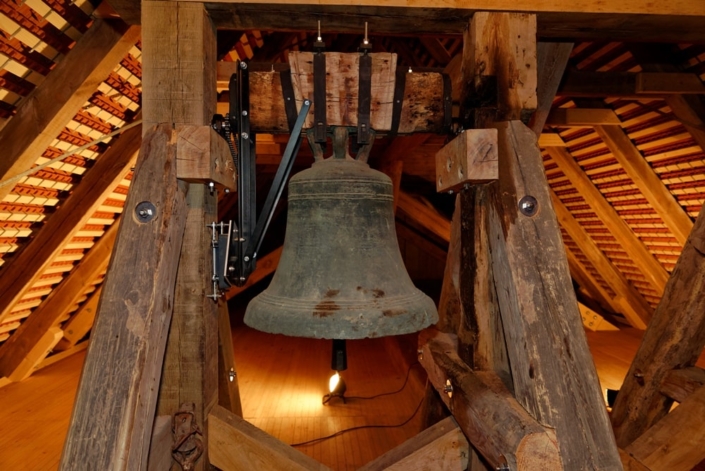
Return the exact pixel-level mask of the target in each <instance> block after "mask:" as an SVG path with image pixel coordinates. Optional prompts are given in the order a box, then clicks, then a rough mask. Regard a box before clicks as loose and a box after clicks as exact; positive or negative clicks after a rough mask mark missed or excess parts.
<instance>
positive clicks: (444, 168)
mask: <svg viewBox="0 0 705 471" xmlns="http://www.w3.org/2000/svg"><path fill="white" fill-rule="evenodd" d="M497 159H498V157H497V130H496V129H468V130H466V131H464V132H462V133H460V135H459V136H456V137H455V138H454V139H453V140H452V141H450V142H449V143H448V144H446V145H445V146H443V147H442V148H441V149H440V150H439V151H438V152H437V153H436V191H438V192H442V191H449V190H452V191H458V190H460V189H461V188H462V187H463V186H465V185H469V184H471V183H474V184H477V183H488V182H491V181H494V180H497Z"/></svg>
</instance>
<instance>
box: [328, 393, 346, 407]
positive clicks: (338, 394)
mask: <svg viewBox="0 0 705 471" xmlns="http://www.w3.org/2000/svg"><path fill="white" fill-rule="evenodd" d="M334 397H339V398H341V399H342V400H343V404H347V402H345V395H344V394H343V393H329V394H326V395H325V396H323V405H326V404H328V402H330V400H331V399H333V398H334Z"/></svg>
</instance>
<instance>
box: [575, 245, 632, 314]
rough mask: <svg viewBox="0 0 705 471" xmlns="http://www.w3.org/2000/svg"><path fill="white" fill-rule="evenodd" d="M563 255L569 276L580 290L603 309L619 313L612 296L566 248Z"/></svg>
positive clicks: (618, 307)
mask: <svg viewBox="0 0 705 471" xmlns="http://www.w3.org/2000/svg"><path fill="white" fill-rule="evenodd" d="M565 255H566V258H567V259H568V268H569V270H570V276H571V277H572V278H573V280H575V282H576V283H578V285H579V286H580V288H582V289H584V290H585V291H586V292H587V294H588V295H589V296H590V297H591V298H592V299H593V300H595V302H597V303H598V304H599V305H600V306H602V307H603V308H604V309H607V310H608V311H612V312H615V313H617V312H621V311H622V307H621V306H620V305H619V303H617V302H616V301H615V300H614V299H613V298H612V295H611V294H610V293H609V292H607V290H606V289H605V288H603V287H602V285H601V284H600V283H599V281H598V280H597V279H596V278H595V277H594V276H593V275H592V273H590V272H589V271H588V270H587V267H585V265H583V264H582V263H581V262H580V261H579V260H578V259H577V257H576V256H575V254H573V252H572V251H571V250H570V249H568V248H567V247H566V251H565Z"/></svg>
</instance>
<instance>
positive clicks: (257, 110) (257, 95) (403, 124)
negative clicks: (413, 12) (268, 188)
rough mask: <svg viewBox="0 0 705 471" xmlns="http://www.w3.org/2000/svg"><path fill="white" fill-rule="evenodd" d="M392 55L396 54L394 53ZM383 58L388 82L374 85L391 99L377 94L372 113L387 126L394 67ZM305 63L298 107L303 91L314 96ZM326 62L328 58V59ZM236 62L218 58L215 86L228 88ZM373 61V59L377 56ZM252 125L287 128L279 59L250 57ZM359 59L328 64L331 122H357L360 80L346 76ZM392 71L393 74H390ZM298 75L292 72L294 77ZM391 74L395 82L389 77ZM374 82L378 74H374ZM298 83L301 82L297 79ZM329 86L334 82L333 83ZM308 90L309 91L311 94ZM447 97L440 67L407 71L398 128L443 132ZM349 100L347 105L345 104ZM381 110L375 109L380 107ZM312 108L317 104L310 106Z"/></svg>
mask: <svg viewBox="0 0 705 471" xmlns="http://www.w3.org/2000/svg"><path fill="white" fill-rule="evenodd" d="M327 55H328V56H332V57H333V58H337V59H340V58H341V57H344V58H345V59H344V62H350V61H351V57H353V56H355V57H356V56H357V55H356V54H341V53H327ZM375 56H378V54H373V57H375ZM382 56H386V57H389V54H382ZM391 56H393V57H396V56H395V55H394V54H392V55H391ZM382 61H383V60H382V58H381V57H378V58H377V64H378V65H380V67H379V68H378V70H380V72H381V71H382V70H384V71H386V72H384V73H385V76H386V77H387V78H386V82H385V83H384V84H383V85H384V86H382V85H380V86H379V87H376V88H374V89H373V91H376V92H379V93H378V94H379V95H380V98H382V94H384V95H385V98H384V99H385V100H389V101H388V102H385V101H381V102H380V104H379V106H378V105H377V104H376V102H375V100H374V99H373V101H372V103H373V105H372V106H373V107H372V111H373V113H372V116H373V117H374V116H375V115H378V117H379V120H378V122H376V123H375V124H377V125H378V126H380V127H378V128H375V127H374V125H373V128H374V129H375V130H376V131H381V132H383V131H388V130H389V129H390V125H391V99H392V98H391V97H392V95H389V97H386V95H388V94H389V89H390V88H391V91H392V92H393V90H394V82H395V76H394V69H391V70H388V69H390V67H389V64H387V65H385V66H384V67H381V64H379V63H380V62H382ZM298 63H299V64H300V65H301V66H302V68H301V69H299V73H300V74H301V75H300V76H299V81H300V82H301V83H303V84H305V87H304V90H303V91H302V92H300V91H299V89H298V87H296V88H295V92H296V94H297V98H296V99H297V101H298V104H299V107H300V104H301V101H300V100H301V99H302V97H303V96H306V97H307V98H311V97H312V96H313V91H312V90H313V89H312V84H313V67H312V65H311V64H308V63H305V62H304V63H303V64H302V63H301V61H300V60H299V62H298ZM326 63H328V60H327V61H326ZM233 64H235V62H222V61H219V62H218V63H217V67H218V71H217V88H218V89H219V90H226V89H227V88H228V81H229V80H230V75H231V74H232V73H233V72H234V68H233ZM373 64H374V62H373ZM249 69H250V108H251V113H250V119H251V121H250V125H251V129H252V130H253V131H255V132H261V133H275V134H277V133H278V134H281V133H286V134H288V133H289V125H288V122H287V119H286V111H285V110H284V98H283V96H282V88H281V76H280V73H281V69H282V67H281V64H257V63H250V65H249ZM357 70H358V69H357V65H355V64H352V65H350V64H348V65H347V66H344V67H342V69H333V65H330V68H329V76H328V80H329V81H330V83H327V86H326V90H328V100H327V101H328V102H327V118H328V120H329V125H330V124H333V125H335V124H336V123H345V125H350V126H355V125H357V111H356V110H357V85H356V84H357V80H356V79H355V80H354V83H352V82H351V83H350V84H346V81H352V80H353V79H354V77H356V76H357ZM390 73H391V77H390V76H389V74H390ZM294 78H296V76H292V81H293V79H294ZM390 80H391V82H389V81H390ZM373 83H375V80H373ZM294 85H295V86H296V85H297V83H296V82H294ZM331 87H335V88H333V89H331ZM346 89H348V90H349V95H348V94H347V92H344V91H345V90H346ZM334 91H335V92H336V93H337V92H339V91H340V93H343V94H342V95H340V96H337V97H335V98H334V95H333V93H334ZM307 94H308V95H307ZM442 100H443V77H442V75H441V74H440V73H437V72H413V73H408V74H407V75H406V82H405V85H404V102H403V104H402V110H401V117H400V120H399V133H400V134H408V133H424V132H442V130H443V122H444V116H443V107H442V106H440V103H441V102H442ZM345 104H347V106H348V108H345V107H344V106H343V105H345ZM227 106H228V104H227V103H219V104H218V113H221V114H224V113H226V112H227ZM378 108H379V110H380V112H382V114H380V113H379V112H375V110H376V109H378ZM312 109H313V108H312ZM312 116H313V115H312V114H309V116H308V118H307V123H309V124H307V125H306V126H310V122H311V120H312Z"/></svg>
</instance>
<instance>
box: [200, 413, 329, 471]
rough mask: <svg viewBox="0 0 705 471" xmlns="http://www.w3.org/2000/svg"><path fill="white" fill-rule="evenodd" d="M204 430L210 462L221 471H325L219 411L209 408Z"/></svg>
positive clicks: (310, 459) (293, 451)
mask: <svg viewBox="0 0 705 471" xmlns="http://www.w3.org/2000/svg"><path fill="white" fill-rule="evenodd" d="M208 427H209V431H208V432H209V434H210V440H209V442H208V446H209V452H210V456H211V461H212V463H213V464H214V465H215V466H217V467H218V468H220V469H222V470H223V471H240V470H241V471H250V470H253V469H287V470H292V471H293V470H309V471H310V470H319V471H325V470H329V468H328V467H326V466H324V465H322V464H321V463H319V462H318V461H316V460H314V459H312V458H309V457H308V456H306V455H304V454H303V453H301V452H299V451H297V450H295V449H294V448H292V447H290V446H289V445H287V444H285V443H282V442H281V441H279V440H277V439H276V438H274V437H272V436H271V435H269V434H267V433H266V432H263V431H262V430H260V429H258V428H257V427H255V426H254V425H251V424H250V423H248V422H247V421H245V420H243V419H242V418H240V417H238V416H236V415H235V414H233V413H231V412H229V411H227V410H225V409H224V408H223V407H220V406H216V407H214V408H213V410H212V411H211V413H210V416H209V417H208Z"/></svg>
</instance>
